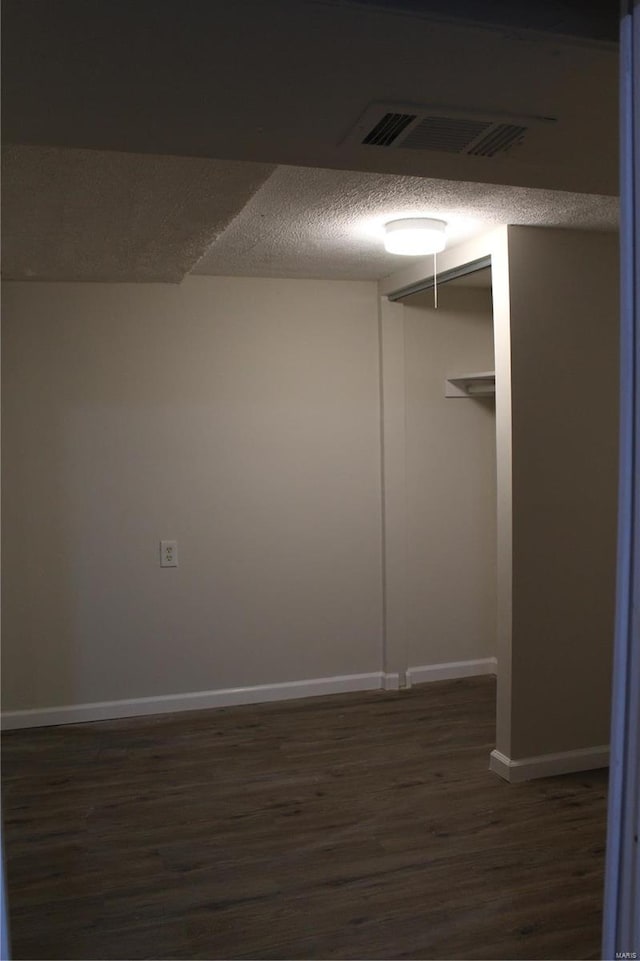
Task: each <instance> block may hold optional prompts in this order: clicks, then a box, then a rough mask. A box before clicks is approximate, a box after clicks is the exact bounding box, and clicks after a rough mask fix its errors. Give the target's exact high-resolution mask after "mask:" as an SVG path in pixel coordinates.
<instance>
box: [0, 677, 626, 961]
mask: <svg viewBox="0 0 640 961" xmlns="http://www.w3.org/2000/svg"><path fill="white" fill-rule="evenodd" d="M493 730H494V684H493V680H492V679H490V678H475V679H469V680H464V681H444V682H441V683H436V684H429V685H423V686H422V687H419V688H414V689H413V690H410V691H408V692H398V693H382V692H372V693H366V694H349V695H339V696H335V697H323V698H312V699H310V700H306V701H291V702H288V703H285V704H270V705H262V706H258V707H239V708H228V709H224V710H217V711H202V712H197V713H196V712H193V713H186V714H180V715H173V716H168V715H164V716H157V717H153V718H145V719H135V720H122V721H107V722H100V723H94V724H78V725H73V726H66V727H58V728H46V729H37V730H31V731H16V732H11V733H8V734H5V735H4V738H3V760H4V778H5V793H4V817H5V832H6V856H7V865H8V887H9V898H10V911H11V922H12V932H11V933H12V942H13V953H14V957H15V958H30V959H53V958H82V959H89V958H104V959H112V961H113V959H125V958H130V959H133V958H156V959H161V958H203V959H207V958H208V959H220V958H229V959H230V958H247V959H269V958H281V959H282V958H284V959H306V958H326V959H329V958H369V959H374V958H386V959H395V958H398V959H399V958H422V959H430V958H440V959H448V958H467V959H470V958H493V959H502V958H510V959H520V958H546V959H563V958H597V957H599V956H600V955H599V949H600V944H599V942H600V922H601V897H602V877H603V853H604V836H605V808H606V780H607V778H606V772H604V771H598V772H593V773H588V774H577V775H567V776H564V777H557V778H549V779H545V780H540V781H534V782H530V783H528V784H521V785H507V784H505V783H504V782H502V781H501V780H499V779H498V778H497V777H496V776H495V775H493V774H491V773H490V772H489V771H488V769H487V765H488V756H489V751H490V750H491V748H492V746H493Z"/></svg>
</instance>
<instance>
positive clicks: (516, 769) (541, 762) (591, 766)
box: [489, 744, 609, 784]
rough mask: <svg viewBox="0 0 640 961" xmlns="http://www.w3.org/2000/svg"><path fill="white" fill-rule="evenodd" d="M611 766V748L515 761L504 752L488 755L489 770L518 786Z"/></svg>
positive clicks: (566, 752) (540, 755)
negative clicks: (542, 779) (520, 783)
mask: <svg viewBox="0 0 640 961" xmlns="http://www.w3.org/2000/svg"><path fill="white" fill-rule="evenodd" d="M608 764H609V747H608V745H606V744H604V745H599V746H598V747H585V748H580V749H579V750H576V751H562V752H560V753H559V754H539V755H537V756H536V757H523V758H519V759H517V760H515V761H514V760H512V759H511V758H510V757H507V756H506V754H503V753H502V751H498V750H494V751H492V752H491V754H490V755H489V770H490V771H493V773H494V774H498V775H499V776H500V777H501V778H504V780H505V781H509V782H510V783H511V784H517V783H519V782H520V781H531V780H533V779H534V778H538V777H552V776H553V775H556V774H574V773H575V772H576V771H593V770H595V769H596V768H601V767H607V766H608Z"/></svg>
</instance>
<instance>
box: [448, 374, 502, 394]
mask: <svg viewBox="0 0 640 961" xmlns="http://www.w3.org/2000/svg"><path fill="white" fill-rule="evenodd" d="M495 392H496V372H495V370H483V371H481V372H480V373H474V374H458V375H457V376H455V377H447V379H446V380H445V382H444V396H445V397H489V396H490V395H491V394H495Z"/></svg>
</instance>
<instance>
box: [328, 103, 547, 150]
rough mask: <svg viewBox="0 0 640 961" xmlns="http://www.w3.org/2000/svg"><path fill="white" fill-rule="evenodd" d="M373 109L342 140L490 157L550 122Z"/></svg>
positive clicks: (433, 109)
mask: <svg viewBox="0 0 640 961" xmlns="http://www.w3.org/2000/svg"><path fill="white" fill-rule="evenodd" d="M392 106H393V105H390V104H372V105H371V106H370V107H369V108H368V109H367V110H366V111H365V113H364V115H363V116H362V117H361V118H360V120H359V121H358V123H357V125H356V127H355V128H354V129H353V130H352V131H351V133H350V134H349V136H348V137H347V138H346V142H347V143H351V144H364V145H366V146H374V147H385V148H392V149H393V148H402V149H403V150H435V151H440V152H444V153H455V154H467V155H470V156H476V157H493V156H495V155H496V154H506V153H507V152H508V151H509V150H511V149H512V148H513V147H519V146H520V145H521V144H522V143H523V142H524V139H525V136H526V135H527V133H528V131H529V130H530V128H531V127H532V126H535V125H539V124H541V123H554V122H555V121H554V118H552V117H529V118H521V117H505V116H504V115H502V116H499V115H493V116H491V115H479V114H475V113H474V114H465V113H462V112H460V111H452V110H448V109H445V108H436V107H415V106H414V107H413V108H409V107H406V108H404V109H401V108H400V107H398V108H397V109H392Z"/></svg>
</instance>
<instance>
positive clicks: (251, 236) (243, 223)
mask: <svg viewBox="0 0 640 961" xmlns="http://www.w3.org/2000/svg"><path fill="white" fill-rule="evenodd" d="M420 215H422V216H430V217H437V218H440V219H442V220H445V221H446V222H447V224H448V229H447V242H448V244H449V246H452V245H454V244H456V243H460V242H461V241H463V240H466V239H468V238H469V237H472V236H474V235H475V234H478V233H482V232H483V231H486V230H487V229H489V228H490V227H492V226H496V225H498V224H522V225H546V226H559V227H574V228H581V229H585V230H615V229H616V226H617V218H618V201H617V198H615V197H601V196H596V195H593V194H573V193H564V192H560V191H553V190H538V189H535V188H526V187H499V186H495V185H492V184H472V183H456V182H455V181H450V180H423V179H421V178H419V177H399V176H392V175H389V174H371V173H354V172H352V171H338V170H318V169H314V168H308V167H278V168H277V169H276V170H275V171H274V173H272V174H271V176H270V177H269V178H268V179H267V180H266V181H265V182H264V184H263V185H262V186H261V187H260V188H259V189H258V190H257V192H256V193H255V195H254V196H253V197H252V198H251V200H249V201H248V203H247V204H246V206H245V207H244V208H243V209H242V211H241V212H240V213H239V214H238V216H237V217H236V218H235V219H234V220H233V221H232V222H231V223H230V224H229V226H228V227H227V228H226V230H225V231H224V232H223V233H222V234H221V235H220V236H219V237H218V238H217V239H216V240H215V241H214V242H213V243H212V245H211V247H210V248H209V250H208V251H207V252H206V253H205V254H204V256H203V258H202V259H201V260H200V262H199V263H198V264H196V265H195V267H194V268H193V270H192V272H193V273H196V274H229V275H245V276H252V275H254V276H261V277H319V278H333V279H347V278H349V279H362V280H367V279H378V278H380V277H384V276H386V275H388V274H390V273H392V271H394V270H397V269H398V267H400V266H405V265H406V264H409V263H411V262H412V260H417V259H419V258H408V257H398V256H396V255H394V254H388V253H386V251H385V250H384V248H383V242H382V241H383V234H384V231H383V224H384V223H385V222H386V221H388V220H393V219H394V218H395V217H402V216H420Z"/></svg>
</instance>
